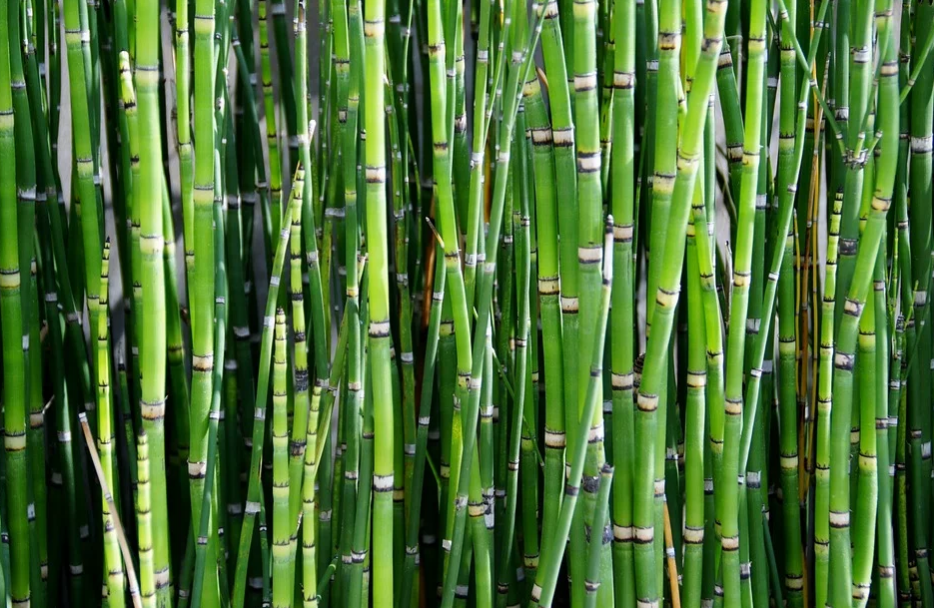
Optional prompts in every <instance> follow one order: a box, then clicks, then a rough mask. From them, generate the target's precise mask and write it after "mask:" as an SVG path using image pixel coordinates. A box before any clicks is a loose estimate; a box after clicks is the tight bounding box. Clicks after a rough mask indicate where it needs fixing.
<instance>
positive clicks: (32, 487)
mask: <svg viewBox="0 0 934 608" xmlns="http://www.w3.org/2000/svg"><path fill="white" fill-rule="evenodd" d="M22 7H23V4H21V3H20V2H18V1H16V0H14V1H13V2H10V3H9V4H8V6H7V9H8V11H9V13H8V18H9V21H8V23H9V27H10V31H9V42H10V49H9V50H10V87H11V88H12V91H13V113H14V123H13V129H14V137H15V149H16V165H15V168H14V172H15V175H16V198H17V203H18V205H17V206H18V212H17V216H16V218H17V222H18V229H19V239H18V247H19V267H20V269H30V272H28V273H26V275H25V280H23V282H22V283H21V287H20V299H21V300H22V304H21V306H22V315H23V343H22V348H23V353H24V357H25V364H26V379H25V386H26V393H25V397H26V403H27V413H28V416H29V418H28V426H29V428H28V430H27V432H26V435H27V436H26V442H27V449H28V453H29V454H28V457H27V459H26V462H27V466H28V469H29V473H28V474H29V481H28V482H27V498H28V501H29V505H28V507H29V511H30V514H29V516H28V518H27V519H28V525H29V539H30V544H31V545H32V546H31V547H30V552H29V556H30V559H31V564H30V570H29V572H30V596H31V599H32V600H33V601H35V602H37V604H42V603H44V602H45V601H46V597H45V596H46V590H45V580H44V579H45V576H47V575H48V555H47V547H46V510H47V507H46V487H45V446H44V441H43V440H42V439H43V426H44V415H43V412H42V409H43V405H44V403H43V398H42V362H41V359H40V348H39V318H38V313H39V310H38V306H39V302H38V299H37V288H36V273H35V268H36V266H35V259H34V238H33V230H34V229H35V213H36V158H35V147H34V144H33V127H32V120H31V115H30V108H29V98H28V96H27V91H26V77H25V73H24V70H23V52H24V51H25V50H26V49H25V48H24V46H25V40H26V37H27V33H26V32H24V31H23V30H22V27H21V22H22V21H24V19H23V15H24V14H25V11H22V10H21V9H22ZM36 102H37V103H41V101H40V100H36ZM43 572H44V573H45V575H43Z"/></svg>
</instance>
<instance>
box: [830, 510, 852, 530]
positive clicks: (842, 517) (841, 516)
mask: <svg viewBox="0 0 934 608" xmlns="http://www.w3.org/2000/svg"><path fill="white" fill-rule="evenodd" d="M830 527H831V528H838V529H840V528H849V527H850V512H849V511H834V510H831V511H830Z"/></svg>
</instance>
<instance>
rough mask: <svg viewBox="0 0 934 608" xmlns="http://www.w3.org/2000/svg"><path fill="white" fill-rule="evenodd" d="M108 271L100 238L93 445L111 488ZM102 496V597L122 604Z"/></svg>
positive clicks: (116, 550)
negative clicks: (99, 287)
mask: <svg viewBox="0 0 934 608" xmlns="http://www.w3.org/2000/svg"><path fill="white" fill-rule="evenodd" d="M109 273H110V239H107V240H106V241H105V242H104V251H103V254H102V256H101V299H100V303H101V310H102V314H100V315H99V316H98V319H99V327H98V330H97V340H96V344H97V348H96V352H97V364H98V366H99V367H98V369H99V370H100V372H99V374H98V377H97V406H98V416H97V428H98V431H97V447H98V452H99V453H100V460H101V468H102V470H103V474H104V480H105V483H106V486H107V488H115V487H116V486H115V485H114V449H113V444H114V432H113V426H114V425H113V412H112V411H111V406H112V403H111V397H110V348H109V339H110V338H109V331H108V329H109V327H108V326H109V321H108V315H107V311H108V285H109V279H108V277H109ZM102 492H104V494H105V495H104V496H103V500H102V501H101V504H102V506H103V524H104V567H105V568H106V572H107V585H106V589H107V592H106V595H105V596H104V601H106V602H107V605H108V606H113V607H115V608H116V607H118V606H123V605H124V603H123V599H124V597H123V593H124V591H123V587H124V582H125V576H124V572H123V557H122V556H121V555H120V547H119V545H118V543H117V530H116V527H115V525H114V520H113V514H112V513H111V510H110V507H111V504H112V501H111V500H110V497H109V490H106V491H105V490H103V489H102Z"/></svg>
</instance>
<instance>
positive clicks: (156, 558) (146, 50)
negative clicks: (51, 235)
mask: <svg viewBox="0 0 934 608" xmlns="http://www.w3.org/2000/svg"><path fill="white" fill-rule="evenodd" d="M137 18H138V20H139V23H141V24H142V25H141V26H140V27H139V28H138V34H137V36H138V39H137V43H138V46H139V52H137V54H136V60H137V63H136V73H135V81H136V91H137V99H138V106H139V111H138V115H139V131H140V145H139V154H140V179H139V181H140V188H139V198H138V199H137V200H138V202H139V205H138V207H139V215H140V218H141V219H140V239H139V240H140V250H141V252H142V255H141V258H142V273H141V283H142V285H143V294H144V295H143V307H142V311H141V313H142V314H141V317H142V319H144V320H145V321H143V331H142V339H141V352H140V367H141V369H144V370H146V373H145V374H144V376H143V381H142V384H141V403H140V413H141V416H142V421H143V423H142V424H143V430H144V431H145V433H146V434H147V436H148V440H149V462H150V483H151V488H152V496H154V497H155V498H154V500H153V501H152V503H151V505H152V510H153V514H152V534H153V536H152V547H153V552H154V554H153V567H154V576H155V589H156V593H157V595H158V603H160V604H168V603H170V600H169V597H168V596H169V593H170V591H169V586H170V580H171V579H170V572H169V547H168V538H167V533H168V505H167V504H166V502H165V500H163V499H162V497H163V496H165V487H166V486H165V473H164V471H165V465H164V462H165V447H164V437H165V427H164V421H165V369H166V366H165V352H166V334H165V326H166V323H165V315H166V310H165V301H166V299H165V289H164V285H165V278H164V277H165V271H164V266H163V250H164V247H165V240H164V237H163V232H162V179H163V177H162V168H161V160H162V152H161V150H162V138H161V135H160V132H161V131H160V128H161V127H160V120H159V105H158V104H159V101H158V86H159V56H158V52H157V51H158V43H157V41H158V40H159V27H158V23H159V20H158V6H157V4H156V3H152V2H140V3H139V5H138V7H137ZM134 206H135V205H134ZM82 225H83V222H82ZM140 546H143V543H142V542H141V543H140Z"/></svg>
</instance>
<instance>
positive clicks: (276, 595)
mask: <svg viewBox="0 0 934 608" xmlns="http://www.w3.org/2000/svg"><path fill="white" fill-rule="evenodd" d="M287 348H288V346H287V343H286V335H285V311H284V310H282V309H281V308H280V309H279V310H278V311H277V312H276V325H275V346H274V350H273V361H272V387H273V388H272V500H273V504H272V597H273V600H272V601H273V603H274V605H276V606H289V605H291V603H292V594H293V581H292V580H290V576H289V575H290V572H291V565H292V564H291V560H292V550H291V549H292V547H291V543H292V526H291V522H290V517H289V515H290V513H289V494H290V492H289V451H288V450H289V429H288V419H287V414H286V405H287V401H288V392H287V389H286V373H287V370H286V349H287Z"/></svg>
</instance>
